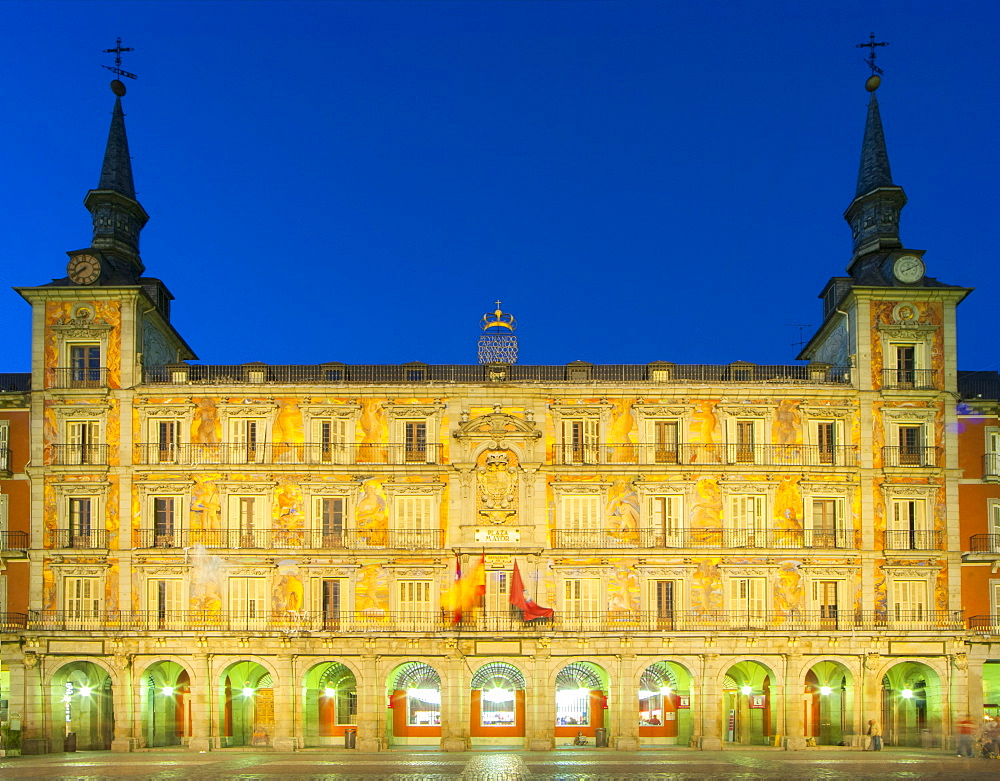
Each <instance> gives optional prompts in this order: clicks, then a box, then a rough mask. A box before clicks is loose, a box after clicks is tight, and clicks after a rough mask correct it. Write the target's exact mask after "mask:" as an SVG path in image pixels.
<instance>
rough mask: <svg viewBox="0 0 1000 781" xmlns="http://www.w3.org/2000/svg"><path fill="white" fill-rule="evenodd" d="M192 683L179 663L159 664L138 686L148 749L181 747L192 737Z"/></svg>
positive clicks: (152, 668)
mask: <svg viewBox="0 0 1000 781" xmlns="http://www.w3.org/2000/svg"><path fill="white" fill-rule="evenodd" d="M190 694H191V680H190V678H189V676H188V673H187V670H185V669H184V668H183V667H181V666H180V665H179V664H178V663H177V662H173V661H164V662H156V663H154V664H152V665H150V666H149V667H147V668H146V670H145V672H144V673H143V674H142V678H141V680H140V683H139V699H140V711H141V713H142V736H143V739H144V740H145V743H146V745H147V746H178V745H180V744H182V743H183V742H184V739H185V738H187V737H189V736H190V735H191V699H190Z"/></svg>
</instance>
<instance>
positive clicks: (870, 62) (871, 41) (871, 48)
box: [855, 33, 889, 76]
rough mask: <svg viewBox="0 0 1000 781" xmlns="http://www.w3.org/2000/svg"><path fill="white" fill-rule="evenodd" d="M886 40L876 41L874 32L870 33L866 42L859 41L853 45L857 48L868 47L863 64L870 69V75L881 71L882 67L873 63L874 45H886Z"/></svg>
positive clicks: (887, 43)
mask: <svg viewBox="0 0 1000 781" xmlns="http://www.w3.org/2000/svg"><path fill="white" fill-rule="evenodd" d="M888 45H889V42H888V41H876V40H875V33H871V34H870V39H869V41H868V43H859V44H857V45H856V46H855V48H857V49H868V51H869V54H868V58H867V59H866V60H865V64H866V65H867V66H868V67H869V68H871V69H872V76H874V75H875V74H876V73H881V72H882V69H881V68H880V67H878V66H877V65H876V64H875V47H876V46H888Z"/></svg>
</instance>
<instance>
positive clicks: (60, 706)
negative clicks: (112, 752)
mask: <svg viewBox="0 0 1000 781" xmlns="http://www.w3.org/2000/svg"><path fill="white" fill-rule="evenodd" d="M117 677H118V676H117V674H115V672H114V671H112V670H111V669H109V668H108V667H107V666H106V665H105V664H104V663H103V662H102V661H99V660H97V659H92V658H83V657H81V658H77V659H73V660H67V661H65V662H64V663H63V664H61V665H60V666H59V667H58V668H57V669H55V670H54V671H53V672H52V675H51V676H49V699H50V708H51V712H52V714H53V717H54V718H53V723H54V724H55V725H58V726H56V727H55V728H56V729H57V730H59V732H58V733H57V734H54V735H53V736H52V737H53V738H54V742H56V743H59V742H62V740H63V739H64V738H66V737H68V736H69V735H71V734H72V735H73V736H74V737H73V739H74V740H75V741H76V747H77V748H78V749H80V750H81V751H106V750H108V749H110V748H111V741H112V740H114V731H115V729H114V728H115V706H114V686H115V685H117V680H116V679H117ZM57 714H58V715H57ZM63 730H65V731H63Z"/></svg>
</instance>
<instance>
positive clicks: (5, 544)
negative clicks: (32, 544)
mask: <svg viewBox="0 0 1000 781" xmlns="http://www.w3.org/2000/svg"><path fill="white" fill-rule="evenodd" d="M28 545H29V540H28V532H21V531H0V551H4V550H28Z"/></svg>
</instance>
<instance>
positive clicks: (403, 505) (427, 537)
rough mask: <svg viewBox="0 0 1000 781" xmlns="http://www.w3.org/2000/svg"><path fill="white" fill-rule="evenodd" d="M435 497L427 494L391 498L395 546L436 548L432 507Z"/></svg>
mask: <svg viewBox="0 0 1000 781" xmlns="http://www.w3.org/2000/svg"><path fill="white" fill-rule="evenodd" d="M437 501H438V498H437V496H432V495H429V494H411V495H403V496H400V495H397V496H394V497H393V500H392V508H393V525H394V527H395V528H394V536H395V539H396V545H397V546H400V547H404V548H436V547H437V546H438V542H437V536H438V535H437V521H436V518H435V515H434V505H435V503H436V502H437Z"/></svg>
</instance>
